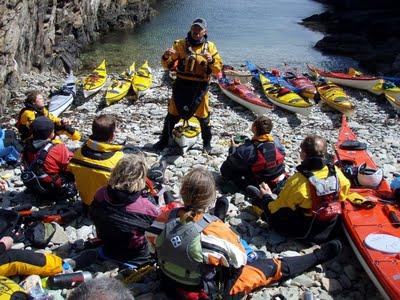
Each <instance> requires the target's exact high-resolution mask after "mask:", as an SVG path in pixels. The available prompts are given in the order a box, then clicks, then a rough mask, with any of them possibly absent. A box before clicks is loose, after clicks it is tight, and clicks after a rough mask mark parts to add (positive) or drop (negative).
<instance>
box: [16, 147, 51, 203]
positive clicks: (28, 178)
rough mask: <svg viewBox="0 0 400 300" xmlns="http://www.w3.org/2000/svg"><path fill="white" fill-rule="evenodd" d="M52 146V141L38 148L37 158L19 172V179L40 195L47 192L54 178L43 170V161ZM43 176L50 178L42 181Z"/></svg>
mask: <svg viewBox="0 0 400 300" xmlns="http://www.w3.org/2000/svg"><path fill="white" fill-rule="evenodd" d="M52 146H53V144H52V143H48V144H46V145H45V146H44V147H43V148H42V149H40V150H39V154H38V156H37V158H36V159H34V160H33V162H32V163H31V164H30V165H29V166H28V167H27V168H26V169H25V170H23V171H22V172H21V180H22V182H23V183H24V185H25V186H26V187H27V188H28V189H30V190H32V191H34V192H36V193H38V194H41V195H46V194H49V193H50V189H53V187H54V179H53V178H52V177H51V176H50V175H48V174H47V173H46V172H44V170H43V164H44V161H45V160H46V157H47V154H48V153H49V150H50V149H51V147H52ZM45 178H50V180H49V181H48V182H44V179H45Z"/></svg>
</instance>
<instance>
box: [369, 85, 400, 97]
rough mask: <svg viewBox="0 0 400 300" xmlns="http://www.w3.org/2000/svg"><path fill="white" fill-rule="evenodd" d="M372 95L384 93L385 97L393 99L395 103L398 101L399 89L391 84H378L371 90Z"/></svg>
mask: <svg viewBox="0 0 400 300" xmlns="http://www.w3.org/2000/svg"><path fill="white" fill-rule="evenodd" d="M372 92H373V93H374V94H377V95H380V94H382V93H385V95H389V96H391V97H393V98H395V99H396V100H397V101H400V87H398V86H397V85H395V84H394V83H392V82H387V81H384V82H378V83H377V84H376V85H375V86H374V87H373V89H372Z"/></svg>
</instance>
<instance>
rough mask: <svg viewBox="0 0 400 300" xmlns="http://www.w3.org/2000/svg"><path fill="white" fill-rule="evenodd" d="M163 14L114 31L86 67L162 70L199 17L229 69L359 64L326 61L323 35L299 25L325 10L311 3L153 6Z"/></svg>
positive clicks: (200, 1)
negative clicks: (248, 63)
mask: <svg viewBox="0 0 400 300" xmlns="http://www.w3.org/2000/svg"><path fill="white" fill-rule="evenodd" d="M154 7H155V8H156V10H157V11H158V14H157V15H156V16H155V17H154V18H153V19H152V20H151V22H148V23H145V24H143V25H142V26H140V27H139V28H137V29H136V30H134V31H128V32H112V33H109V34H107V35H106V36H104V37H103V38H102V39H101V40H100V41H99V42H97V43H95V44H93V45H92V46H91V47H90V48H89V49H88V51H87V52H85V53H84V54H83V55H82V60H83V61H84V63H85V65H91V66H93V65H96V64H98V62H100V60H101V59H103V58H105V59H106V60H107V63H108V68H109V70H110V71H117V72H119V71H122V70H123V69H124V68H127V67H128V66H129V65H130V64H131V62H133V61H136V63H137V64H141V63H142V62H143V61H144V60H145V59H147V60H149V63H150V65H151V66H152V67H155V68H158V67H161V65H160V57H161V55H162V54H163V52H164V50H165V49H166V48H167V47H170V46H171V45H172V42H173V41H174V40H175V39H178V38H182V37H185V36H186V33H187V32H188V30H189V27H190V24H191V22H192V20H193V19H195V18H197V17H204V18H206V20H207V21H208V31H209V40H211V41H214V42H215V43H216V45H217V48H218V51H219V52H220V53H221V55H222V58H223V61H224V63H225V64H230V65H234V66H240V65H242V64H243V63H244V61H245V60H252V61H254V62H255V63H257V64H259V65H261V66H267V67H279V68H283V63H285V62H286V63H287V64H289V65H291V66H295V67H298V68H301V69H303V70H305V64H306V63H312V64H316V65H322V66H324V67H327V68H340V67H342V66H345V65H355V63H354V62H353V61H351V60H350V59H346V58H343V57H334V56H324V55H322V54H321V53H319V52H318V51H316V50H314V49H313V46H314V45H315V43H316V42H317V41H318V40H320V39H321V38H322V37H323V35H322V34H321V33H319V32H314V31H311V30H309V29H307V28H305V27H304V26H302V25H300V24H298V23H299V22H300V21H301V20H302V19H303V18H305V17H308V16H311V15H312V14H316V13H321V12H323V11H324V10H325V7H324V6H323V5H322V4H320V3H317V2H314V1H311V0H269V1H267V0H248V1H246V0H219V1H211V0H197V1H194V0H180V1H179V0H164V1H158V2H156V4H155V5H154Z"/></svg>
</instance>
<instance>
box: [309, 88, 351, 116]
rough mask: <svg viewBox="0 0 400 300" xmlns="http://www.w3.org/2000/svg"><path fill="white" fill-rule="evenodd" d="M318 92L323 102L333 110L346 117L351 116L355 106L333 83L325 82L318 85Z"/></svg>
mask: <svg viewBox="0 0 400 300" xmlns="http://www.w3.org/2000/svg"><path fill="white" fill-rule="evenodd" d="M317 91H318V93H319V95H320V97H321V101H322V102H323V103H325V104H327V105H329V106H330V107H332V108H333V109H336V110H338V111H340V112H342V113H344V114H345V115H348V114H351V113H352V112H353V110H354V108H355V105H354V104H353V103H352V102H351V101H350V100H349V97H348V96H347V94H346V92H345V91H344V90H343V89H342V88H341V87H339V86H337V85H336V84H334V83H332V82H325V83H321V84H318V85H317Z"/></svg>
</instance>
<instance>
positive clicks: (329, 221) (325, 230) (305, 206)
mask: <svg viewBox="0 0 400 300" xmlns="http://www.w3.org/2000/svg"><path fill="white" fill-rule="evenodd" d="M300 149H301V152H300V157H301V159H302V163H301V164H300V165H299V166H297V172H296V173H295V174H294V175H293V176H291V177H290V178H289V179H288V180H287V181H286V183H285V185H284V186H283V189H282V191H281V192H280V193H279V196H278V198H277V199H276V200H273V199H272V197H271V195H272V192H271V189H270V188H269V186H268V185H267V184H265V183H262V184H261V185H260V189H261V195H262V198H261V199H254V201H253V204H254V205H256V206H258V207H260V208H262V209H263V210H264V213H265V214H266V218H267V220H268V222H269V223H270V224H271V225H272V227H273V228H274V229H275V230H277V231H278V232H280V233H282V234H284V235H289V236H293V237H296V238H305V239H312V240H316V241H318V240H319V241H320V240H324V239H327V238H328V236H329V234H330V233H331V231H332V229H333V227H334V226H335V224H336V221H337V219H338V216H339V214H340V213H341V209H340V207H341V205H340V201H342V200H345V199H346V197H347V195H348V193H349V189H350V182H349V180H348V179H347V178H346V177H345V176H344V174H343V173H342V171H341V170H340V169H339V168H337V167H335V166H333V165H331V164H329V163H327V161H326V155H327V144H326V140H325V139H324V138H322V137H320V136H317V135H310V136H307V137H306V138H305V139H304V140H303V142H302V143H301V145H300ZM325 206H327V207H330V208H332V209H333V210H332V211H330V212H328V211H327V210H326V209H324V207H325Z"/></svg>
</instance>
